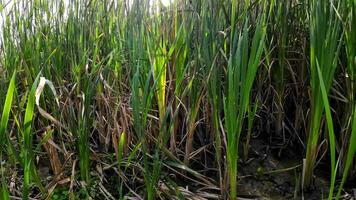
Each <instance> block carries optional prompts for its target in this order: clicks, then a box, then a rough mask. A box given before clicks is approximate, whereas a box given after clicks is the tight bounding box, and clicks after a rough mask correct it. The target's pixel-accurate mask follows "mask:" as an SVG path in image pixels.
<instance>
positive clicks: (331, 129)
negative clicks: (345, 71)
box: [316, 61, 337, 199]
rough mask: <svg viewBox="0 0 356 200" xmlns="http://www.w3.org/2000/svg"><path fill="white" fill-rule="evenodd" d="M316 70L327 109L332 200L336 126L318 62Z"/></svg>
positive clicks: (334, 175) (331, 192)
mask: <svg viewBox="0 0 356 200" xmlns="http://www.w3.org/2000/svg"><path fill="white" fill-rule="evenodd" d="M316 68H317V71H318V77H319V83H320V90H321V95H322V100H323V104H324V108H325V115H326V122H327V128H328V133H329V145H330V148H329V149H330V160H331V180H330V188H329V197H328V198H329V199H332V196H333V193H334V186H335V178H336V167H337V166H336V161H335V159H336V156H335V143H336V139H335V134H334V125H333V119H332V116H331V109H330V104H329V100H328V95H327V92H326V88H325V84H324V80H323V75H322V74H321V70H320V67H319V63H318V61H316Z"/></svg>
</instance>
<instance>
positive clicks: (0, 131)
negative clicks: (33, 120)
mask: <svg viewBox="0 0 356 200" xmlns="http://www.w3.org/2000/svg"><path fill="white" fill-rule="evenodd" d="M15 78H16V71H15V72H14V73H13V75H12V78H11V80H10V84H9V87H8V90H7V94H6V99H5V104H4V107H3V112H2V115H1V121H0V154H1V155H0V160H1V161H2V153H3V149H4V145H5V141H7V140H6V135H5V134H6V129H7V125H8V121H9V115H10V111H11V105H12V100H13V96H14V92H15ZM0 170H1V199H4V200H8V199H10V196H9V192H8V189H7V184H6V180H5V175H4V167H3V163H2V162H1V169H0Z"/></svg>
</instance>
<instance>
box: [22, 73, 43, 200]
mask: <svg viewBox="0 0 356 200" xmlns="http://www.w3.org/2000/svg"><path fill="white" fill-rule="evenodd" d="M38 80H39V76H37V78H36V80H35V82H34V83H33V85H32V87H31V91H30V93H29V94H28V97H27V98H28V99H27V105H26V111H25V118H24V124H23V125H24V127H23V141H24V142H23V146H22V155H23V158H24V163H23V167H24V182H23V197H22V198H23V199H28V197H29V188H30V183H31V174H33V175H34V174H36V170H35V169H34V164H33V161H34V158H33V153H32V129H31V128H32V120H33V116H34V110H35V100H36V96H35V94H36V89H37V84H38ZM34 177H35V178H36V176H35V175H34ZM36 182H37V181H36Z"/></svg>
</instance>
